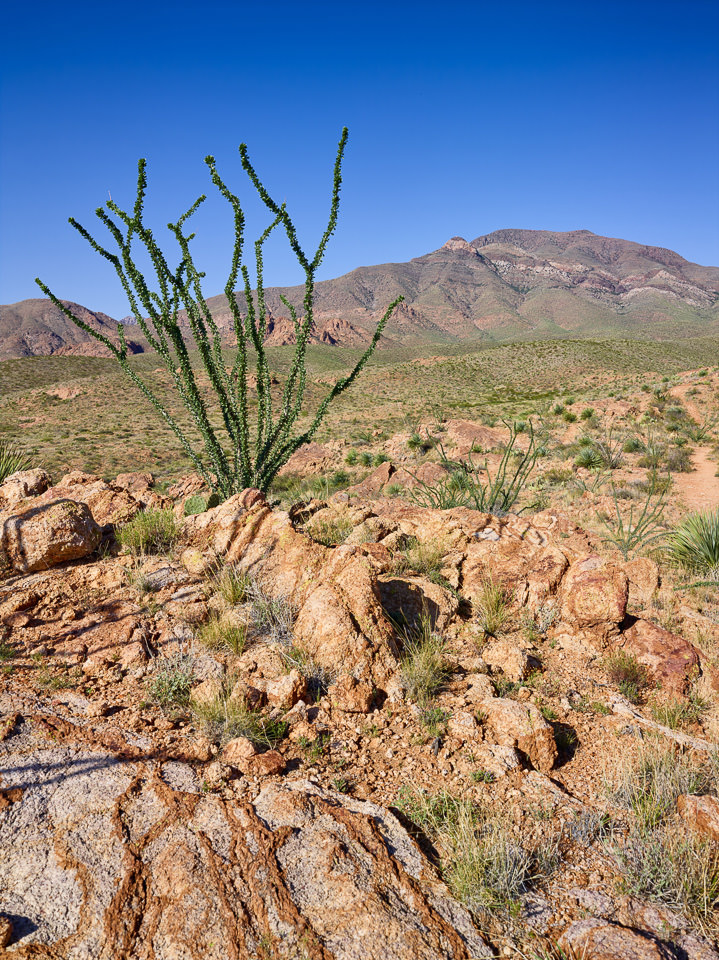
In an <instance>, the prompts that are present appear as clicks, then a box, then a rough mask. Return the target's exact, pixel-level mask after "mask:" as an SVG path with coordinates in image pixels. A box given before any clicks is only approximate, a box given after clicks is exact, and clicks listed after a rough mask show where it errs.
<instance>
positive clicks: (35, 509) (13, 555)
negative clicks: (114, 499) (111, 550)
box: [0, 499, 101, 576]
mask: <svg viewBox="0 0 719 960" xmlns="http://www.w3.org/2000/svg"><path fill="white" fill-rule="evenodd" d="M0 531H1V534H2V536H1V538H0V543H1V544H2V545H1V546H0V576H1V575H2V571H3V569H4V571H5V575H6V576H7V575H8V574H9V573H11V572H12V571H13V570H14V571H17V572H18V573H32V572H33V571H35V570H47V569H48V568H49V567H54V566H57V565H58V564H59V563H66V562H67V561H69V560H78V559H80V558H81V557H86V556H87V555H88V554H89V553H92V551H93V550H94V549H95V548H96V547H97V545H98V544H99V542H100V537H101V532H100V528H99V527H98V525H97V524H96V523H95V521H94V519H93V516H92V514H91V513H90V510H89V509H88V507H87V506H86V505H85V504H84V503H77V502H75V501H74V500H54V501H50V502H47V503H38V500H37V499H33V500H30V501H26V502H25V504H24V505H23V506H21V507H19V508H18V509H17V512H14V513H13V512H10V513H8V512H6V513H4V514H0Z"/></svg>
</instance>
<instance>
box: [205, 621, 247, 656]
mask: <svg viewBox="0 0 719 960" xmlns="http://www.w3.org/2000/svg"><path fill="white" fill-rule="evenodd" d="M198 639H199V640H200V642H201V643H202V644H203V645H204V646H205V647H207V648H208V649H209V650H220V649H223V648H224V649H225V650H231V651H232V652H233V653H234V654H237V656H238V657H239V656H240V655H241V654H242V652H243V650H244V649H245V643H246V642H247V628H246V627H245V626H244V625H241V626H238V625H237V624H235V623H231V622H230V621H229V620H226V619H224V618H223V617H211V618H210V619H209V620H208V621H207V623H205V624H203V626H202V627H201V628H200V631H199V633H198Z"/></svg>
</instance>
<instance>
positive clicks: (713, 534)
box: [666, 508, 719, 581]
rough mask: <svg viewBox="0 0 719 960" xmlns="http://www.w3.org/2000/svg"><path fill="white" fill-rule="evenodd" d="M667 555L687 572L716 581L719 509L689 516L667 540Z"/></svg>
mask: <svg viewBox="0 0 719 960" xmlns="http://www.w3.org/2000/svg"><path fill="white" fill-rule="evenodd" d="M666 555H667V558H668V559H669V561H670V562H671V563H674V564H676V565H677V566H678V567H681V568H682V569H684V570H686V571H687V572H688V573H691V574H694V575H697V576H701V577H703V578H705V579H707V580H712V581H719V508H717V509H716V510H705V511H699V512H698V513H691V514H689V516H688V517H686V518H685V519H684V520H683V521H682V523H681V524H680V525H679V526H678V527H677V528H676V530H675V531H674V533H672V534H670V535H669V536H668V537H667V544H666Z"/></svg>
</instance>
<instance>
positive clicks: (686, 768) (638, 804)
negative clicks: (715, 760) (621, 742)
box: [609, 741, 712, 830]
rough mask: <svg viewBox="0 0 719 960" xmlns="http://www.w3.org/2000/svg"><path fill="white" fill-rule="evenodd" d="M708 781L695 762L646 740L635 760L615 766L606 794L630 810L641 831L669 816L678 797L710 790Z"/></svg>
mask: <svg viewBox="0 0 719 960" xmlns="http://www.w3.org/2000/svg"><path fill="white" fill-rule="evenodd" d="M711 779H712V774H711V772H710V771H709V770H706V769H705V768H704V767H702V766H700V765H699V764H698V763H697V761H696V760H693V759H691V758H690V757H689V756H687V755H683V754H679V753H677V752H676V750H674V749H672V748H666V747H664V746H662V745H661V744H660V743H658V742H653V741H650V742H649V743H648V744H647V745H646V746H641V747H640V749H639V751H638V754H637V756H636V759H634V760H627V761H625V762H620V763H619V764H618V765H617V767H616V768H615V772H614V778H613V783H612V784H610V786H609V794H610V796H611V798H612V800H614V802H615V803H616V804H618V805H619V806H621V807H625V808H626V809H627V810H631V811H632V813H633V814H634V815H635V816H636V818H637V822H638V824H639V826H640V827H641V829H643V830H645V829H651V828H653V827H656V826H658V825H659V824H661V823H663V822H664V821H665V820H666V819H667V818H668V817H670V816H671V815H672V814H673V813H674V811H675V810H676V805H677V800H678V799H679V797H680V796H681V795H682V794H696V793H702V792H703V791H704V790H706V789H708V788H710V787H711V786H712V783H711Z"/></svg>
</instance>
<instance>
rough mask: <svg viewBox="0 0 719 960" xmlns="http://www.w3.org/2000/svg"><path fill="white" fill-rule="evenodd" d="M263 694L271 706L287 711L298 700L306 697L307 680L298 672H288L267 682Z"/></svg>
mask: <svg viewBox="0 0 719 960" xmlns="http://www.w3.org/2000/svg"><path fill="white" fill-rule="evenodd" d="M265 693H266V694H267V700H268V702H269V703H270V704H271V706H273V707H279V708H280V709H281V710H289V709H290V708H291V707H294V705H295V704H296V703H297V701H298V700H303V699H304V698H305V697H306V696H307V678H306V677H303V676H302V674H301V673H300V672H299V670H290V672H289V673H287V674H285V675H284V676H283V677H279V678H278V679H277V680H269V681H268V682H267V684H266V686H265Z"/></svg>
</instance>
